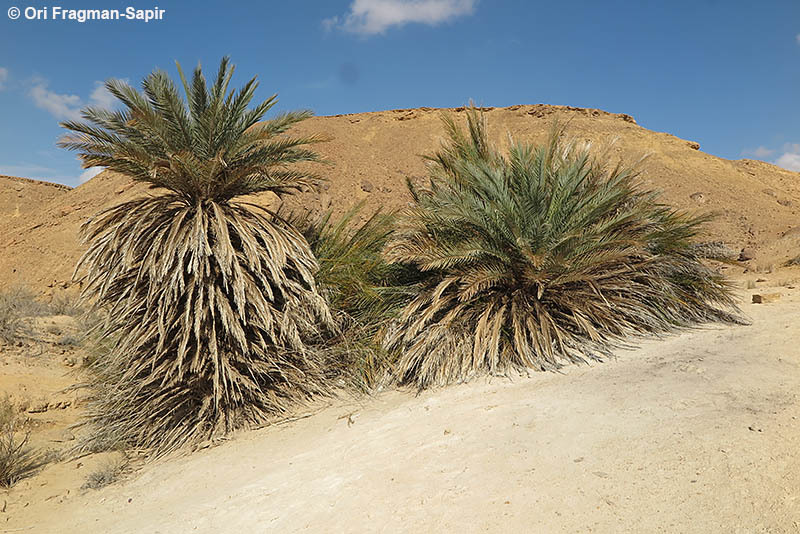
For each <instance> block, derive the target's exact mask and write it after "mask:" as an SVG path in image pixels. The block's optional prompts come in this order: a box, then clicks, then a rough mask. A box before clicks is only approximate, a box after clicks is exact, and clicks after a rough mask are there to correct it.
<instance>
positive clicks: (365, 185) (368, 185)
mask: <svg viewBox="0 0 800 534" xmlns="http://www.w3.org/2000/svg"><path fill="white" fill-rule="evenodd" d="M361 190H362V191H364V192H365V193H372V191H374V190H375V186H374V185H372V182H368V181H367V180H364V181H362V182H361Z"/></svg>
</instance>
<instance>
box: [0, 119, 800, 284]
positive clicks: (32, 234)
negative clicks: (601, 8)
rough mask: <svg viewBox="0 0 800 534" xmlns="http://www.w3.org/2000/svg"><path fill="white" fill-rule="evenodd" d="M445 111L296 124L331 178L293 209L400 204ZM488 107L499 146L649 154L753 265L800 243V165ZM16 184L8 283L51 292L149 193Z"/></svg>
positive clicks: (597, 122) (119, 187) (5, 263)
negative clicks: (561, 134) (113, 221)
mask: <svg viewBox="0 0 800 534" xmlns="http://www.w3.org/2000/svg"><path fill="white" fill-rule="evenodd" d="M453 111H455V112H456V113H458V114H463V111H464V110H463V108H457V109H456V110H453ZM440 112H441V110H437V109H430V108H420V109H408V110H393V111H381V112H375V113H359V114H354V115H338V116H332V117H316V118H313V119H310V120H308V121H306V122H304V123H302V124H300V125H299V126H298V127H297V132H298V133H302V134H310V133H313V134H320V135H323V136H325V137H327V138H328V139H329V140H328V141H327V142H325V143H322V144H320V145H319V147H318V150H319V152H320V153H321V154H323V155H324V157H325V158H326V159H327V160H328V161H329V162H330V165H329V166H325V167H318V168H317V172H320V173H321V174H323V175H325V176H326V177H327V178H328V181H327V182H326V183H324V184H323V185H321V186H320V187H319V188H317V189H315V190H312V191H308V192H305V193H303V194H301V195H298V196H297V197H296V198H295V199H294V200H292V207H294V208H295V209H304V210H309V211H312V212H320V211H322V210H327V209H333V210H334V211H336V212H342V211H344V210H346V209H347V208H349V207H350V206H352V205H353V204H354V203H357V202H360V201H362V200H364V201H365V203H366V210H365V213H369V211H370V210H374V209H378V208H383V209H394V208H398V207H402V206H403V205H404V204H405V202H407V198H408V197H407V193H406V187H405V180H406V178H410V179H412V180H420V179H423V178H424V176H425V174H426V172H425V165H424V161H423V159H422V158H421V157H420V156H421V155H423V154H427V153H430V152H431V151H432V150H434V149H435V148H436V147H437V146H438V144H439V143H440V142H441V138H442V133H443V131H442V127H441V122H440V119H439V114H440ZM485 112H486V116H487V119H488V121H489V126H490V132H491V135H492V136H493V137H494V139H496V142H497V143H498V144H500V145H501V146H504V145H507V144H508V139H509V134H510V135H513V137H514V138H515V139H520V140H531V141H538V140H542V139H544V136H545V135H546V134H547V132H548V130H549V129H550V128H551V126H552V124H553V121H554V120H559V121H560V122H561V123H562V124H565V125H566V126H567V129H568V133H569V134H571V135H572V136H575V137H577V138H579V139H585V140H591V141H592V142H593V143H595V144H600V145H602V144H605V143H608V142H609V141H610V140H616V142H615V144H614V147H613V148H612V154H613V155H614V156H618V157H620V158H623V159H625V160H627V161H634V160H639V159H640V158H642V157H643V156H647V159H645V161H644V162H643V164H642V166H643V170H644V175H643V180H644V182H645V184H646V185H647V186H648V187H650V188H653V189H657V190H660V191H662V192H663V199H664V201H666V202H668V203H669V204H671V205H674V206H676V207H678V208H681V209H687V210H691V211H702V212H707V211H711V212H715V213H717V214H718V217H717V219H716V220H715V221H714V222H713V223H711V224H709V225H708V227H707V228H706V231H705V234H706V235H705V236H704V239H707V240H715V241H723V242H725V243H726V244H727V245H729V246H730V247H731V248H733V249H735V250H737V251H739V250H741V249H746V254H745V256H746V257H752V260H751V262H752V263H753V265H755V264H756V263H758V264H760V265H762V266H766V265H769V264H771V263H775V264H778V263H780V262H781V261H784V260H785V259H786V258H788V257H789V255H791V254H792V253H794V255H797V254H798V253H800V174H799V173H794V172H790V171H786V170H783V169H781V168H778V167H776V166H774V165H770V164H767V163H763V162H760V161H751V160H739V161H730V160H725V159H722V158H718V157H715V156H711V155H709V154H706V153H704V152H702V150H701V147H700V146H699V145H698V144H697V143H694V142H692V141H687V140H683V139H679V138H677V137H675V136H672V135H669V134H666V133H660V132H653V131H650V130H647V129H645V128H642V127H640V126H638V125H637V124H636V122H635V120H634V119H633V118H632V117H630V116H629V115H624V114H612V113H607V112H605V111H601V110H596V109H581V108H572V107H563V106H546V105H529V106H528V105H526V106H512V107H508V108H485ZM15 180H16V179H15ZM20 183H23V182H18V181H13V180H12V181H10V182H9V181H8V180H0V199H1V200H0V250H2V254H0V286H1V285H10V284H27V285H31V286H33V287H36V288H37V289H40V290H43V291H47V290H48V288H53V287H58V286H62V285H65V284H67V283H68V281H69V280H70V277H71V274H72V269H73V266H74V264H75V261H76V260H77V258H78V257H79V255H80V253H81V250H82V249H81V247H80V245H79V240H78V229H79V227H80V224H81V223H82V222H83V221H85V220H86V219H87V218H88V217H89V216H91V215H92V214H93V213H95V212H97V211H98V210H99V209H101V208H102V207H104V206H108V205H110V204H113V203H116V202H119V201H122V200H125V199H128V198H131V197H133V196H134V195H137V194H142V193H144V192H146V189H145V188H143V187H142V186H138V185H136V186H135V185H133V184H131V183H130V182H129V181H128V180H126V179H125V178H123V177H120V176H116V175H114V174H112V173H102V174H100V175H98V176H97V177H95V178H94V179H92V180H90V181H89V182H87V183H85V184H83V185H81V186H80V187H76V188H75V189H71V190H69V189H68V188H60V187H58V186H38V189H37V188H33V187H32V186H29V184H28V181H24V184H25V185H24V187H23V189H16V188H19V184H20ZM32 183H35V182H32ZM28 187H30V189H28ZM40 189H41V190H42V191H50V190H52V191H51V193H52V194H51V195H50V196H47V195H45V194H44V193H42V192H41V191H40ZM20 195H21V196H20ZM11 197H15V198H16V199H17V201H18V207H17V208H13V210H12V209H9V208H8V207H7V203H6V200H5V199H6V198H11ZM256 201H257V202H261V203H268V204H270V205H273V206H274V205H275V202H276V199H275V198H273V197H272V196H271V195H264V196H262V197H260V198H258V199H256ZM9 205H10V204H9ZM17 210H18V211H17ZM17 213H19V215H16V214H17Z"/></svg>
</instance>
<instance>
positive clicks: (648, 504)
mask: <svg viewBox="0 0 800 534" xmlns="http://www.w3.org/2000/svg"><path fill="white" fill-rule="evenodd" d="M781 291H782V292H783V293H784V296H783V298H782V299H781V300H780V301H779V302H777V303H774V304H768V305H751V304H745V305H744V310H745V312H746V313H747V314H748V315H749V316H750V317H751V318H752V321H753V324H752V326H747V327H715V328H709V329H703V330H696V331H691V332H687V333H684V334H681V335H679V336H670V337H668V338H666V339H662V340H653V341H647V342H645V343H644V344H642V346H641V347H640V348H639V349H636V350H633V351H623V352H621V353H620V355H619V358H618V359H617V360H616V361H612V362H609V363H607V364H603V365H595V366H592V367H570V368H567V369H565V372H564V373H563V374H552V373H536V374H534V375H533V376H531V377H530V378H520V379H515V380H514V381H513V382H511V381H508V380H502V379H494V380H491V381H488V380H478V381H476V382H473V383H470V384H466V385H461V386H456V387H451V388H447V389H443V390H437V391H431V392H425V393H423V394H421V395H419V396H416V397H415V396H414V395H412V394H409V393H408V392H389V393H386V394H383V395H380V396H378V397H377V398H376V399H372V400H370V401H369V402H364V403H363V405H361V404H358V403H347V402H338V403H336V404H335V405H333V406H331V407H328V408H326V409H324V410H323V411H322V412H321V413H318V414H316V415H313V416H312V417H309V418H307V419H302V420H299V421H295V422H292V423H288V424H284V425H280V426H276V427H272V428H267V429H264V430H261V431H258V432H251V433H248V434H244V435H242V436H240V437H238V438H237V439H235V440H232V441H229V442H227V443H224V444H222V445H221V446H219V447H215V448H212V449H207V450H204V451H200V452H198V453H195V454H193V455H191V456H187V457H182V458H177V459H171V460H167V461H162V462H159V463H156V464H151V465H149V466H147V467H146V468H145V469H144V470H143V471H142V472H141V473H140V474H138V475H137V476H136V477H135V478H133V479H132V480H130V481H127V482H125V483H122V484H117V485H114V486H111V487H108V488H106V489H104V490H99V491H90V492H88V493H85V494H83V495H80V496H77V497H71V498H65V499H59V501H61V502H60V503H57V501H49V502H47V503H38V504H34V503H32V504H31V506H29V507H27V508H24V509H23V510H22V511H21V512H19V513H15V514H14V517H13V518H12V519H13V520H12V521H9V522H6V524H5V525H2V524H0V532H5V530H3V528H6V529H28V528H29V529H31V530H30V531H31V532H47V533H49V532H53V533H72V532H75V533H78V532H80V533H89V532H113V533H128V532H131V533H132V532H136V533H139V532H147V533H156V532H160V533H174V532H208V533H229V532H230V533H237V534H243V533H250V532H460V533H468V532H603V533H619V532H670V533H672V532H698V533H699V532H702V533H711V532H726V533H727V532H742V533H745V532H746V533H755V532H763V533H767V532H768V533H777V532H798V531H800V454H799V453H798V450H800V426H798V425H799V423H800V420H799V419H798V418H800V402H798V393H799V392H800V321H798V318H800V289H794V290H790V289H786V288H784V289H781ZM351 413H352V416H351V417H350V421H349V422H348V417H347V414H351ZM8 531H21V530H8Z"/></svg>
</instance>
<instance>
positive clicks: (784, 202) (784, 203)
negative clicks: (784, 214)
mask: <svg viewBox="0 0 800 534" xmlns="http://www.w3.org/2000/svg"><path fill="white" fill-rule="evenodd" d="M778 204H780V205H781V206H786V207H787V208H789V207H791V206H792V201H791V200H789V199H788V198H779V199H778Z"/></svg>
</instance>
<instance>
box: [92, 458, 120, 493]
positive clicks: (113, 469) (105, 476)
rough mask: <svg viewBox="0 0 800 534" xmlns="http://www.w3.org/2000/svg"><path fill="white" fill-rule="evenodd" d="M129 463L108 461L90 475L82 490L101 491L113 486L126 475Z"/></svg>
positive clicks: (118, 460)
mask: <svg viewBox="0 0 800 534" xmlns="http://www.w3.org/2000/svg"><path fill="white" fill-rule="evenodd" d="M127 467H128V462H127V460H125V459H116V460H108V461H106V462H105V463H103V464H102V465H100V467H98V468H97V469H96V470H95V471H92V472H91V473H89V476H87V477H86V482H84V484H83V486H81V489H93V490H96V489H100V488H103V487H105V486H108V485H109V484H113V483H114V482H116V481H117V480H119V479H120V477H121V476H122V475H123V474H124V473H125V470H126V469H127Z"/></svg>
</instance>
